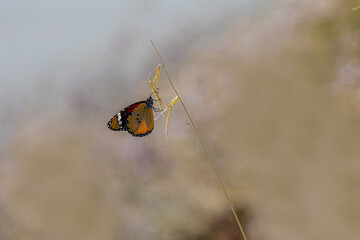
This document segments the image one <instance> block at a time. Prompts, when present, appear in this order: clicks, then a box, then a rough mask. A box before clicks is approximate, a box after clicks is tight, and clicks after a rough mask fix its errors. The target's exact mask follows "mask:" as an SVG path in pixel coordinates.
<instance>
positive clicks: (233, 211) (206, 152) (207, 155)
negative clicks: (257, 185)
mask: <svg viewBox="0 0 360 240" xmlns="http://www.w3.org/2000/svg"><path fill="white" fill-rule="evenodd" d="M150 42H151V44H152V45H153V47H154V49H155V51H156V53H157V55H158V57H159V60H160V62H161V65H162V67H163V68H164V71H165V74H166V77H167V79H168V80H169V82H170V85H171V87H172V88H173V90H174V92H175V94H176V96H177V98H178V100H180V103H181V105H182V106H183V108H184V110H185V113H186V115H187V116H188V118H189V120H190V124H191V126H192V128H193V130H194V132H195V134H196V135H197V137H198V139H199V141H200V143H201V146H202V148H203V149H204V152H205V154H206V157H207V159H208V161H209V162H210V165H211V167H212V169H213V171H214V173H215V175H216V178H217V179H218V181H219V183H220V186H221V188H222V190H223V192H224V194H225V197H226V199H227V202H228V204H229V206H230V208H231V211H232V213H233V215H234V217H235V219H236V222H237V224H238V226H239V229H240V231H241V234H242V236H243V238H244V239H245V240H247V237H246V235H245V232H244V229H243V228H242V226H241V223H240V221H239V218H238V216H237V214H236V212H235V210H234V207H233V204H232V202H231V200H230V197H229V195H228V193H227V191H226V189H225V186H224V184H223V183H222V181H221V178H220V176H219V174H218V171H217V170H216V167H215V165H214V162H213V160H212V159H211V156H210V154H209V152H208V151H207V149H206V147H205V144H204V142H203V140H202V139H201V137H200V134H199V132H198V131H197V129H196V127H195V124H194V122H193V120H192V119H191V117H190V114H189V112H188V111H187V109H186V107H185V104H184V102H183V101H182V99H181V97H180V95H179V93H178V91H177V90H176V88H175V87H174V84H173V83H172V81H171V79H170V76H169V74H168V72H167V70H166V67H165V65H164V62H163V60H162V58H161V56H160V53H159V51H158V50H157V48H156V46H155V44H154V43H153V41H151V40H150Z"/></svg>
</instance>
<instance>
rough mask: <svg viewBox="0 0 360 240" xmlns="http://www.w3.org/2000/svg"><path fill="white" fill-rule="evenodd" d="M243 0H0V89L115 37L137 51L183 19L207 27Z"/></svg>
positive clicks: (107, 48) (26, 83) (101, 47)
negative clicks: (128, 41) (126, 42)
mask: <svg viewBox="0 0 360 240" xmlns="http://www.w3.org/2000/svg"><path fill="white" fill-rule="evenodd" d="M247 2H248V0H242V1H239V0H227V1H205V0H202V1H200V0H198V1H193V0H184V1H165V0H158V1H151V2H150V1H145V0H142V1H131V0H123V1H119V0H103V1H99V0H97V1H90V0H86V1H85V0H51V1H49V0H33V1H26V0H17V1H14V0H2V1H0V66H1V71H0V84H1V86H2V87H1V90H0V91H1V92H4V91H5V92H7V93H8V94H9V93H10V94H16V95H17V94H21V93H22V92H23V91H28V90H29V89H31V87H32V86H33V84H34V82H36V81H37V80H39V79H41V78H46V77H47V76H48V75H51V74H50V72H51V71H62V70H63V69H69V70H71V68H74V66H75V68H76V64H77V63H78V62H79V61H81V59H83V58H91V57H92V56H101V55H106V54H109V53H110V52H111V47H112V46H111V45H114V44H115V41H116V40H117V39H120V40H121V39H123V41H126V39H127V37H129V39H130V40H131V41H132V42H131V44H130V45H131V46H132V49H133V50H136V52H137V53H140V52H141V51H142V50H143V49H144V48H148V49H150V45H149V39H156V40H157V42H159V41H162V40H169V39H167V37H166V36H168V38H169V37H171V36H172V35H174V34H178V32H177V31H179V29H181V27H182V26H183V25H184V24H192V25H194V26H197V27H199V28H202V27H203V28H208V27H209V24H212V23H213V22H214V21H216V19H217V18H219V17H221V16H224V15H226V14H224V13H226V12H227V11H230V10H232V12H234V11H233V10H234V9H239V10H241V9H243V8H244V6H246V5H247V4H246V3H247ZM239 14H240V12H239ZM126 35H131V36H126ZM162 36H163V37H162ZM134 39H135V40H134ZM131 55H132V56H133V55H134V54H131ZM137 57H139V56H137ZM59 66H60V67H59ZM64 81H65V80H64Z"/></svg>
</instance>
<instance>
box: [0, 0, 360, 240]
mask: <svg viewBox="0 0 360 240" xmlns="http://www.w3.org/2000/svg"><path fill="white" fill-rule="evenodd" d="M356 5H358V4H357V3H356V1H350V0H342V1H340V0H337V1H335V0H332V1H325V0H323V1H316V2H312V1H295V2H294V1H280V2H277V3H276V4H274V5H273V6H271V7H270V6H268V7H269V9H266V10H265V9H263V10H262V11H261V13H260V12H259V13H258V15H257V16H253V17H251V18H241V17H239V18H238V19H233V20H232V22H231V24H229V25H228V26H227V28H226V29H224V32H223V33H222V34H221V35H219V36H216V37H213V38H211V39H206V41H205V40H202V41H198V42H197V41H193V43H191V41H190V40H191V39H190V40H189V45H188V46H187V48H189V49H191V50H192V51H186V54H179V56H180V57H179V58H180V59H179V60H178V61H177V62H176V66H174V64H173V63H172V62H165V64H167V65H172V66H171V67H170V69H169V70H170V71H171V74H172V75H173V76H174V81H175V86H176V87H177V88H178V90H179V91H180V94H182V97H183V100H184V101H185V104H187V106H188V108H189V110H190V114H191V115H192V117H193V118H194V121H195V124H196V125H197V127H198V128H199V132H200V134H201V135H202V137H203V139H204V141H205V143H206V144H207V146H208V148H209V149H210V154H211V155H212V156H213V158H214V160H215V165H216V166H217V167H218V169H219V172H220V175H221V176H222V178H223V180H224V183H225V186H226V187H227V189H228V190H229V193H230V197H231V199H232V200H233V202H234V205H235V207H236V208H237V209H238V210H237V211H238V213H239V215H240V220H241V221H242V224H243V225H245V231H246V233H247V236H248V238H249V239H257V240H263V239H270V240H272V239H292V240H297V239H299V240H300V239H314V240H315V239H354V240H355V239H359V238H360V229H359V225H360V205H359V204H358V203H359V202H360V190H359V188H358V186H359V184H360V177H359V176H360V175H359V170H360V162H359V159H360V148H359V140H360V125H359V120H360V119H359V116H360V115H359V113H360V111H359V110H360V109H359V107H358V106H359V99H360V98H359V96H360V95H359V91H360V88H359V86H360V85H359V77H360V70H359V69H360V68H359V64H360V57H359V56H360V55H359V53H360V52H359V43H358V42H359V41H358V39H360V31H359V27H360V12H359V11H351V8H352V7H354V6H356ZM190 43H191V44H190ZM149 47H150V45H149ZM160 51H161V53H162V54H163V55H164V58H165V61H166V55H167V54H168V53H167V51H169V52H171V47H170V46H169V47H168V48H165V49H164V48H163V49H162V47H161V46H160ZM169 54H171V53H169ZM154 59H156V57H155V54H154V57H153V58H152V60H150V61H149V66H150V67H149V71H150V70H151V69H152V68H153V66H155V65H156V64H157V62H154V61H156V60H154ZM119 75H121V74H119ZM119 75H117V73H115V71H114V72H110V73H107V74H104V76H102V78H101V80H99V81H94V82H92V83H91V84H87V85H86V86H83V85H80V86H76V87H74V89H73V91H71V92H70V93H68V94H69V96H67V97H66V98H65V99H63V102H62V103H61V104H60V103H59V105H58V106H56V107H54V108H51V110H46V111H41V110H36V109H34V108H36V106H28V108H25V109H24V112H20V113H18V115H17V116H16V118H15V119H16V120H14V125H16V128H17V129H19V128H21V131H16V132H14V134H13V136H12V138H11V139H10V140H9V143H8V148H7V149H6V151H5V152H3V153H2V161H1V175H0V176H1V182H0V184H1V188H0V189H1V191H0V221H1V225H0V239H4V240H5V239H9V240H12V239H54V240H56V239H76V240H81V239H87V240H89V239H124V240H126V239H147V240H148V239H179V240H180V239H197V240H200V239H224V240H227V239H239V238H240V232H239V231H238V229H237V227H236V222H235V220H234V219H233V216H232V215H231V212H230V209H229V207H228V205H227V203H226V200H225V197H224V196H223V195H222V192H221V189H220V187H219V185H218V183H217V181H216V178H215V176H214V174H213V172H212V170H211V168H210V166H209V164H208V162H207V161H206V160H205V156H204V153H203V152H202V151H201V148H200V146H199V143H198V142H197V139H196V137H195V135H194V133H193V132H192V131H191V128H190V126H189V125H188V124H186V123H187V119H186V118H185V115H184V113H183V112H182V109H180V107H177V106H176V105H175V107H174V110H173V112H172V116H171V119H170V125H169V142H168V146H165V144H164V143H165V137H164V123H165V120H164V119H161V118H160V119H159V120H158V121H157V122H156V124H155V125H156V126H155V130H154V132H153V133H152V134H150V135H149V136H147V137H145V138H141V139H139V138H133V137H131V136H130V135H128V134H127V133H114V132H111V131H108V130H107V128H106V122H107V121H108V118H110V117H111V116H113V114H114V113H115V112H116V111H118V110H120V109H121V108H122V107H123V106H125V105H126V104H130V103H131V102H133V101H132V100H131V99H133V98H136V97H141V96H143V97H142V98H146V97H147V95H144V94H143V92H146V91H147V90H148V92H150V88H148V89H146V88H145V87H148V86H145V84H146V82H147V79H146V77H147V76H146V75H144V81H142V82H141V83H136V84H143V85H144V87H142V86H141V87H139V89H141V90H138V91H136V93H130V92H129V87H128V86H125V87H123V86H124V84H125V83H124V81H125V80H121V81H120V82H119V80H118V77H119ZM161 81H162V82H160V88H161V89H160V90H161V92H160V93H161V94H162V97H163V98H165V99H168V100H170V99H172V97H173V95H174V94H173V93H172V92H171V90H170V88H169V86H168V84H167V83H166V81H165V78H164V76H162V80H161ZM142 90H144V91H142ZM119 92H120V93H121V94H119ZM137 94H139V95H137ZM136 100H137V99H135V100H134V101H136ZM139 100H140V99H139ZM168 100H166V101H165V102H167V101H168ZM35 110H36V113H38V115H37V116H36V117H35V116H34V115H33V116H34V117H33V118H30V117H29V118H27V117H26V116H28V115H26V113H29V112H33V111H35Z"/></svg>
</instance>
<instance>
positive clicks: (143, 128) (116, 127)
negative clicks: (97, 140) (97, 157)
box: [107, 96, 155, 137]
mask: <svg viewBox="0 0 360 240" xmlns="http://www.w3.org/2000/svg"><path fill="white" fill-rule="evenodd" d="M153 109H154V107H153V99H152V97H151V96H150V97H148V98H147V99H146V100H145V101H140V102H136V103H133V104H131V105H130V106H128V107H126V108H124V109H122V110H121V111H120V112H118V113H117V114H115V116H114V117H112V118H111V119H110V121H109V122H108V124H107V126H108V128H109V129H111V130H113V131H128V132H129V133H130V134H131V135H133V136H134V137H144V136H146V135H148V134H150V133H151V131H152V130H153V129H154V115H153ZM154 110H155V109H154Z"/></svg>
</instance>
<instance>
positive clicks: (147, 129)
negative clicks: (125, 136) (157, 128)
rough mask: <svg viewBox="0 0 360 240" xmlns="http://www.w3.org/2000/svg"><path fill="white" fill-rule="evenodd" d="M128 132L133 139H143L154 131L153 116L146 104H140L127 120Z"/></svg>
mask: <svg viewBox="0 0 360 240" xmlns="http://www.w3.org/2000/svg"><path fill="white" fill-rule="evenodd" d="M127 122H128V123H127V125H126V126H127V129H128V132H129V133H130V134H131V135H133V136H135V137H143V136H146V135H148V134H149V133H151V131H152V130H153V129H154V115H153V111H152V109H151V108H146V104H140V105H139V106H138V107H137V108H136V109H135V110H134V111H133V112H132V114H131V115H130V116H129V117H128V119H127Z"/></svg>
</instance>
